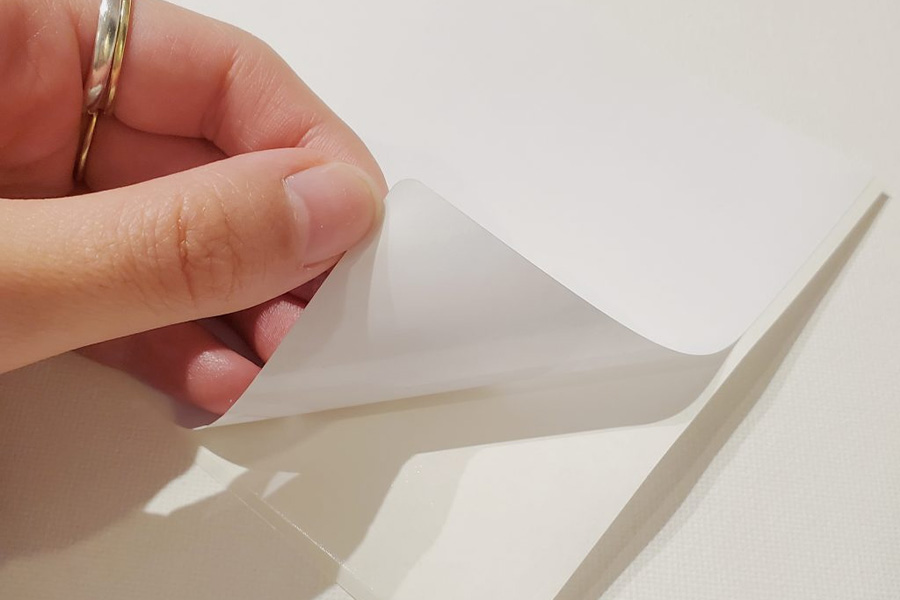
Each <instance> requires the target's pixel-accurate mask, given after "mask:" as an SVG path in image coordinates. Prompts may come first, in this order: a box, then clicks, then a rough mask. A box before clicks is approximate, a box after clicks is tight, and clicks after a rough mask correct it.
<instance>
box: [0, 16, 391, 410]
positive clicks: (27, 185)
mask: <svg viewBox="0 0 900 600" xmlns="http://www.w3.org/2000/svg"><path fill="white" fill-rule="evenodd" d="M98 10H99V0H4V1H3V2H0V81H3V93H2V94H0V372H3V371H8V370H11V369H15V368H17V367H20V366H22V365H25V364H28V363H31V362H34V361H37V360H41V359H43V358H46V357H49V356H53V355H55V354H58V353H61V352H65V351H68V350H72V349H81V350H80V351H81V352H82V353H83V354H85V355H86V356H88V357H90V358H92V359H94V360H97V361H99V362H101V363H103V364H106V365H108V366H111V367H113V368H116V369H121V370H124V371H126V372H128V373H130V374H132V375H133V376H135V377H137V378H139V379H141V380H143V381H144V382H146V383H148V384H149V385H151V386H154V387H156V388H157V389H159V390H161V391H163V392H165V393H167V394H169V395H171V396H174V397H176V398H178V399H179V400H182V401H184V402H188V403H192V404H195V405H197V406H200V407H202V408H204V409H206V410H209V411H211V412H214V413H222V412H224V411H225V410H227V408H228V407H229V406H230V404H231V403H232V402H233V401H234V400H235V399H237V397H238V396H239V395H240V394H241V393H242V392H243V390H244V389H246V387H247V386H248V385H249V383H250V381H252V379H253V378H254V377H255V376H256V374H257V373H258V372H259V369H260V367H261V365H262V364H264V363H265V361H266V360H267V359H268V358H269V357H270V356H271V355H272V352H273V351H274V349H275V347H276V346H277V344H278V342H279V341H280V340H281V338H282V337H283V336H284V334H285V333H286V331H287V330H288V328H289V327H290V325H291V324H292V323H293V321H294V320H295V319H296V318H297V316H298V315H299V314H300V312H301V311H302V309H303V307H304V306H305V305H306V302H308V301H309V298H310V297H311V295H312V293H314V291H315V288H316V286H317V285H318V284H320V283H321V275H322V274H323V273H325V272H326V271H327V270H328V269H329V268H330V267H331V266H332V265H333V264H334V263H335V262H336V261H337V260H338V258H339V257H340V255H341V254H342V253H343V252H344V251H345V250H347V249H348V248H349V247H351V246H352V245H353V244H354V243H356V242H357V241H359V240H360V239H361V238H362V237H364V236H365V234H366V233H367V232H368V230H369V229H370V228H371V227H372V226H373V224H374V223H375V222H377V218H378V213H379V210H380V208H379V202H380V199H381V198H382V197H383V195H384V193H385V191H386V186H385V183H384V178H383V176H382V174H381V171H380V169H379V167H378V165H377V164H376V162H375V160H374V159H373V158H372V156H371V154H370V153H369V151H368V150H367V149H366V147H365V145H364V144H363V142H362V141H361V140H360V139H359V138H358V137H357V136H356V135H355V134H354V133H353V131H351V130H350V129H349V128H348V127H347V126H346V125H345V124H344V123H343V122H342V121H341V120H340V119H339V118H338V117H337V116H336V115H335V114H334V113H333V112H331V110H330V109H329V108H328V107H327V106H325V104H323V103H322V101H321V100H319V99H318V98H317V97H316V96H315V95H314V94H313V92H311V91H310V90H309V88H307V87H306V85H305V84H304V83H303V82H302V81H301V80H300V79H299V78H298V77H297V75H296V74H295V73H294V72H293V71H292V70H291V69H290V67H289V66H288V65H287V64H286V63H284V61H283V60H281V59H280V58H279V57H278V56H277V55H276V54H275V53H274V52H273V51H272V50H271V49H270V48H268V47H267V46H266V45H265V44H264V43H262V42H261V41H259V40H258V39H255V38H253V37H252V36H250V35H249V34H247V33H245V32H243V31H241V30H238V29H236V28H234V27H231V26H229V25H226V24H223V23H220V22H217V21H214V20H211V19H208V18H206V17H203V16H200V15H197V14H195V13H192V12H190V11H187V10H184V9H181V8H179V7H176V6H173V5H170V4H167V3H165V2H161V1H159V0H140V1H138V2H135V3H134V7H133V13H132V21H131V24H132V27H131V30H130V33H129V39H128V45H127V48H126V52H125V58H124V63H123V70H122V75H121V79H120V81H119V86H118V92H117V100H116V106H115V111H114V114H113V115H111V116H104V117H102V118H101V119H100V122H99V124H98V127H97V131H96V134H95V139H94V142H93V145H92V147H91V152H90V155H89V159H88V164H87V171H86V176H85V182H84V184H83V185H78V186H76V185H75V183H74V181H73V178H72V168H73V165H74V161H75V154H76V151H77V147H78V136H79V127H80V122H81V111H82V86H83V81H84V78H85V75H86V73H87V67H88V64H89V62H90V59H91V55H92V49H93V41H94V34H95V30H96V26H97V14H98ZM298 173H315V174H316V175H315V182H316V183H315V185H314V186H313V187H312V188H310V185H312V184H308V183H306V184H304V185H306V187H304V188H303V190H308V189H313V190H314V192H315V194H313V192H309V197H311V196H312V195H316V194H317V195H316V197H321V198H324V200H322V201H320V202H318V204H305V205H303V206H307V207H308V206H313V207H317V208H314V209H313V208H302V206H301V208H297V206H298V205H297V204H296V203H293V204H292V203H291V201H290V198H291V197H292V196H291V195H290V192H289V191H288V190H289V189H293V188H290V185H293V184H290V182H291V181H299V179H292V176H293V175H295V174H298ZM309 179H310V178H309V177H308V178H307V179H304V180H303V181H308V180H309ZM286 182H288V183H286ZM360 182H362V183H360ZM297 185H299V184H297ZM304 193H306V192H304ZM293 197H296V196H293ZM306 197H308V196H304V198H306ZM329 202H330V204H329ZM211 318H212V319H211ZM222 330H226V334H225V335H215V334H214V333H213V331H220V332H221V331H222ZM220 337H222V338H223V339H224V338H229V337H231V338H235V339H237V340H238V342H237V343H231V344H228V345H226V344H225V343H223V342H222V341H220ZM241 347H242V348H241ZM233 348H236V349H233Z"/></svg>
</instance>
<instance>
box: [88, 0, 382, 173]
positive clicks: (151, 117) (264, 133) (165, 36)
mask: <svg viewBox="0 0 900 600" xmlns="http://www.w3.org/2000/svg"><path fill="white" fill-rule="evenodd" d="M71 2H72V4H70V6H72V7H73V9H74V10H75V14H76V19H77V23H78V35H79V40H80V47H81V62H82V65H84V66H85V67H86V66H87V65H88V64H89V63H90V57H91V53H92V49H93V43H94V35H95V32H96V28H97V11H98V10H99V8H98V7H99V0H92V1H90V2H87V3H85V2H83V1H78V0H71ZM131 19H132V20H131V27H130V29H129V34H128V43H127V46H126V49H125V58H124V61H123V67H122V74H121V77H120V79H119V83H118V86H117V92H116V106H115V116H116V118H117V119H118V120H119V121H121V122H123V123H124V124H126V125H128V126H129V127H131V128H133V129H137V130H140V131H145V132H148V133H154V134H163V135H176V136H182V137H190V138H201V139H206V140H209V141H210V142H212V143H213V144H215V145H216V146H218V147H219V149H221V150H222V151H223V152H224V153H225V154H227V155H229V156H231V155H235V154H242V153H245V152H253V151H257V150H268V149H272V148H285V147H304V148H310V149H313V150H318V151H320V152H322V153H323V154H324V155H326V156H327V157H329V158H332V159H335V160H341V161H343V162H348V163H351V164H355V165H357V166H359V167H361V168H363V169H364V170H366V171H367V172H368V173H369V174H370V175H371V176H372V177H373V178H374V179H375V180H376V181H377V182H379V183H381V184H383V182H384V178H383V176H382V174H381V170H380V169H379V168H378V165H377V163H376V162H375V159H374V158H373V157H372V155H371V154H370V153H369V150H368V149H367V148H366V146H365V144H364V143H363V142H362V141H361V140H360V139H359V137H357V135H356V134H355V133H354V132H353V131H352V130H351V129H350V128H349V127H348V126H347V125H346V124H345V123H344V122H343V121H341V119H340V118H339V117H338V116H337V115H335V114H334V113H333V112H332V111H331V109H329V108H328V107H327V106H326V105H325V103H324V102H322V100H321V99H319V98H318V97H317V96H316V95H315V94H314V93H313V92H312V90H310V89H309V88H308V87H307V86H306V84H304V83H303V81H302V80H301V79H300V78H299V77H298V76H297V75H296V74H295V73H294V72H293V70H292V69H291V68H290V66H289V65H288V64H287V63H285V62H284V60H282V59H281V57H279V56H278V54H276V53H275V52H274V51H273V50H272V49H271V48H269V47H268V46H267V45H266V44H265V43H263V42H262V41H260V40H259V39H257V38H255V37H253V36H252V35H250V34H249V33H247V32H245V31H242V30H240V29H238V28H236V27H233V26H231V25H227V24H225V23H222V22H220V21H216V20H214V19H210V18H208V17H204V16H202V15H199V14H197V13H194V12H191V11H189V10H186V9H183V8H180V7H177V6H174V5H172V4H169V3H167V2H163V1H162V0H137V1H136V2H134V5H133V9H132V17H131Z"/></svg>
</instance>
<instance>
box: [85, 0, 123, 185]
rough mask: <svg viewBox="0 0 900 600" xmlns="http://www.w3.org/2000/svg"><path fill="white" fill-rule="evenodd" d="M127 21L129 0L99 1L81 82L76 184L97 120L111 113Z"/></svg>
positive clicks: (120, 70) (120, 69)
mask: <svg viewBox="0 0 900 600" xmlns="http://www.w3.org/2000/svg"><path fill="white" fill-rule="evenodd" d="M130 19H131V0H101V2H100V14H99V16H98V18H97V35H96V37H95V38H94V54H93V58H92V60H91V68H90V70H89V71H88V75H87V79H86V80H85V83H84V117H83V119H82V127H81V136H80V143H79V149H78V155H77V156H76V160H75V180H76V181H81V180H82V179H84V171H85V167H86V165H87V157H88V153H89V152H90V149H91V142H92V141H93V139H94V129H95V128H96V126H97V119H98V118H99V117H100V115H101V114H110V113H111V112H112V105H113V101H114V100H115V94H116V87H117V85H118V83H119V75H120V74H121V72H122V59H123V57H124V56H125V42H126V39H127V37H128V23H129V21H130Z"/></svg>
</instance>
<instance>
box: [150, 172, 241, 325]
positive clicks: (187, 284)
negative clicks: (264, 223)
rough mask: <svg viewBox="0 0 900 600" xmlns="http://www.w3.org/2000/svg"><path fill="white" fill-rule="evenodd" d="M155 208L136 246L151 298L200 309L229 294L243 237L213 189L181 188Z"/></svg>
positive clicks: (236, 280)
mask: <svg viewBox="0 0 900 600" xmlns="http://www.w3.org/2000/svg"><path fill="white" fill-rule="evenodd" d="M160 205H161V206H160V208H157V209H151V210H155V211H156V214H151V215H147V216H146V221H147V223H146V226H144V227H142V228H141V229H142V232H143V233H142V234H141V235H138V236H135V238H136V239H142V242H141V243H140V244H139V248H137V249H135V251H136V252H139V253H141V254H142V256H140V257H139V258H138V261H139V262H143V263H144V265H145V270H147V271H149V273H150V276H148V277H147V278H146V279H147V281H148V283H149V286H148V287H150V288H152V289H153V290H155V294H154V293H153V292H149V293H148V292H146V291H145V294H144V295H145V296H155V297H154V298H152V301H154V302H155V303H159V304H162V305H165V306H168V307H171V306H172V305H177V307H179V308H183V307H185V306H188V307H190V308H194V309H201V308H202V307H203V306H204V305H205V304H206V303H208V302H209V301H211V300H222V301H225V302H227V300H228V299H229V298H230V297H231V296H233V295H234V294H235V292H236V291H237V289H238V287H239V286H240V282H241V280H242V278H244V276H245V265H244V263H243V260H242V256H243V246H244V245H245V240H244V239H243V237H242V236H241V235H240V231H239V230H237V229H236V228H235V227H234V223H233V220H232V217H231V215H230V214H229V211H228V209H227V206H226V203H225V202H224V201H223V198H222V196H221V194H220V193H219V192H218V190H215V191H214V192H213V193H209V190H206V191H205V193H203V192H201V193H199V194H191V193H189V192H188V193H181V194H178V195H177V196H175V197H173V198H171V199H170V200H169V201H168V202H164V203H160Z"/></svg>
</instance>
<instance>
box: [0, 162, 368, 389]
mask: <svg viewBox="0 0 900 600" xmlns="http://www.w3.org/2000/svg"><path fill="white" fill-rule="evenodd" d="M381 195H382V193H381V191H380V188H379V186H378V184H376V183H375V182H374V181H373V180H372V179H371V178H369V176H368V175H366V174H365V173H364V172H363V171H361V170H359V169H357V168H356V167H353V166H350V165H347V164H343V163H325V162H323V161H322V158H321V157H320V155H318V154H313V153H311V152H310V151H308V150H303V149H285V150H271V151H265V152H256V153H251V154H244V155H240V156H236V157H233V158H229V159H226V160H223V161H219V162H217V163H213V164H210V165H206V166H203V167H200V168H197V169H192V170H190V171H185V172H182V173H177V174H175V175H171V176H168V177H164V178H160V179H155V180H152V181H148V182H145V183H141V184H138V185H134V186H130V187H127V188H121V189H116V190H110V191H107V192H101V193H95V194H87V195H83V196H77V197H72V198H59V199H50V200H27V201H26V200H0V372H2V371H5V370H9V369H12V368H15V367H18V366H21V365H24V364H28V363H30V362H34V361H36V360H39V359H41V358H45V357H47V356H52V355H54V354H58V353H60V352H64V351H66V350H71V349H74V348H78V347H82V346H85V345H88V344H93V343H96V342H100V341H104V340H108V339H112V338H116V337H121V336H125V335H129V334H132V333H137V332H139V331H145V330H148V329H154V328H157V327H162V326H164V325H170V324H173V323H179V322H183V321H190V320H194V319H199V318H203V317H209V316H214V315H219V314H224V313H228V312H234V311H236V310H241V309H244V308H248V307H250V306H254V305H256V304H259V303H261V302H264V301H265V300H268V299H270V298H273V297H275V296H278V295H280V294H282V293H284V292H286V291H288V290H290V289H293V288H295V287H297V286H299V285H301V284H303V283H304V282H305V281H307V280H308V279H310V278H311V277H314V276H315V275H316V274H318V273H319V272H320V271H321V268H322V263H323V261H329V259H332V260H333V259H334V258H335V257H336V256H338V255H340V254H341V253H342V252H344V251H345V250H347V249H348V248H350V247H351V246H352V245H353V244H355V243H356V242H357V241H359V240H360V239H361V238H362V237H363V236H365V235H366V233H367V232H368V231H369V229H370V228H371V227H372V225H373V223H374V221H375V220H376V217H377V215H378V213H379V206H380V197H381Z"/></svg>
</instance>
